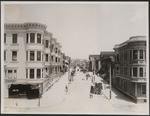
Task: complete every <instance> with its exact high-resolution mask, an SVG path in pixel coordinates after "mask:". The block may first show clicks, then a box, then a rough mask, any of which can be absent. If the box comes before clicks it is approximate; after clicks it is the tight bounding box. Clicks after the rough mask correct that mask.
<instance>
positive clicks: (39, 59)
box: [37, 51, 41, 61]
mask: <svg viewBox="0 0 150 116" xmlns="http://www.w3.org/2000/svg"><path fill="white" fill-rule="evenodd" d="M37 61H41V51H37Z"/></svg>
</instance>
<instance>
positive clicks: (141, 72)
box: [139, 67, 144, 77]
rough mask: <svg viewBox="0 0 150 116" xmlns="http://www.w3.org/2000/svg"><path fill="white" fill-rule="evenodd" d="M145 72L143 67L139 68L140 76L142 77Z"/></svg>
mask: <svg viewBox="0 0 150 116" xmlns="http://www.w3.org/2000/svg"><path fill="white" fill-rule="evenodd" d="M143 72H144V70H143V67H140V68H139V76H140V77H143Z"/></svg>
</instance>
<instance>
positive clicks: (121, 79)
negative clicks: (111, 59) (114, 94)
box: [114, 36, 148, 102]
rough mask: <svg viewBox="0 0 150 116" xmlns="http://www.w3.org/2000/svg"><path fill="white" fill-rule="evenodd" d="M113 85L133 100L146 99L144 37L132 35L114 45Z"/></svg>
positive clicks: (142, 100)
mask: <svg viewBox="0 0 150 116" xmlns="http://www.w3.org/2000/svg"><path fill="white" fill-rule="evenodd" d="M114 50H115V53H116V62H115V78H114V79H115V80H114V86H115V87H116V88H117V89H119V90H121V91H122V92H124V93H125V94H127V95H129V96H130V97H132V98H133V99H134V101H135V102H145V101H146V81H147V78H148V77H146V68H147V67H146V66H147V65H146V63H147V61H146V37H145V36H133V37H130V39H129V40H127V41H125V42H124V43H121V44H118V45H115V47H114Z"/></svg>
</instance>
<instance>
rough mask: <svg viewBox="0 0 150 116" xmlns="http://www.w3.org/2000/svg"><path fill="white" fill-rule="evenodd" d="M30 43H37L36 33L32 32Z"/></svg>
mask: <svg viewBox="0 0 150 116" xmlns="http://www.w3.org/2000/svg"><path fill="white" fill-rule="evenodd" d="M30 43H35V33H30Z"/></svg>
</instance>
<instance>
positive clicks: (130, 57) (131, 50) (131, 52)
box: [130, 50, 132, 60]
mask: <svg viewBox="0 0 150 116" xmlns="http://www.w3.org/2000/svg"><path fill="white" fill-rule="evenodd" d="M130 60H132V50H130Z"/></svg>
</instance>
